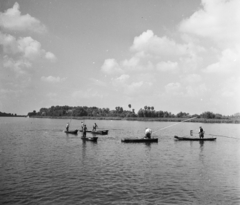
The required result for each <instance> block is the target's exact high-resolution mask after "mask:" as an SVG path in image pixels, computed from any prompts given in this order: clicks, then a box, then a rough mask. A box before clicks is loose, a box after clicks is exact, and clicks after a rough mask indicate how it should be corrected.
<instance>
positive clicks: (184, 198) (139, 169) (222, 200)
mask: <svg viewBox="0 0 240 205" xmlns="http://www.w3.org/2000/svg"><path fill="white" fill-rule="evenodd" d="M68 121H69V120H66V119H64V120H61V119H32V118H0V140H1V143H0V204H240V125H237V124H200V123H189V122H184V123H179V124H176V123H174V122H137V121H123V120H120V121H110V120H109V121H107V120H99V121H98V120H95V121H92V120H85V121H84V122H85V123H86V124H87V125H88V128H89V129H91V128H92V126H93V123H94V122H96V123H97V124H98V127H100V128H107V129H109V134H108V135H106V136H101V135H99V136H98V137H99V138H98V142H97V143H93V142H85V143H84V142H83V141H82V140H81V138H80V136H81V134H78V135H77V136H75V135H66V134H65V133H64V132H63V129H64V128H65V125H66V123H67V122H68ZM173 124H176V125H174V126H172V127H169V128H168V129H164V130H162V131H161V129H163V128H165V127H168V126H171V125H173ZM199 126H202V127H203V129H204V130H205V133H206V134H207V133H208V134H216V135H223V136H228V138H227V137H223V136H221V137H217V140H216V141H213V142H211V141H210V142H204V143H199V142H197V141H196V142H195V141H193V142H190V141H175V140H174V135H177V136H189V134H190V130H195V131H196V132H197V130H198V128H199ZM146 127H150V128H152V130H153V131H157V132H155V134H154V136H156V137H158V138H159V142H158V143H153V144H144V143H143V144H142V143H140V144H125V143H121V139H123V138H125V137H132V138H135V137H142V136H143V133H144V129H145V128H146ZM78 128H80V121H79V120H71V125H70V129H71V130H75V129H78ZM158 130H159V131H158ZM88 135H89V136H91V134H88ZM205 137H207V135H206V136H205ZM230 137H234V138H230ZM235 138H237V139H235Z"/></svg>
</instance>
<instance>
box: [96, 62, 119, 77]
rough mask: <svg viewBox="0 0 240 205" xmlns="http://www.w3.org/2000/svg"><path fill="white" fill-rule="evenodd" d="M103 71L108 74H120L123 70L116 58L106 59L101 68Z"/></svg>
mask: <svg viewBox="0 0 240 205" xmlns="http://www.w3.org/2000/svg"><path fill="white" fill-rule="evenodd" d="M101 70H102V72H104V73H106V74H109V75H110V74H118V73H122V72H123V70H122V69H121V68H120V66H119V64H118V63H117V61H116V60H115V59H106V60H105V61H104V64H103V66H102V68H101Z"/></svg>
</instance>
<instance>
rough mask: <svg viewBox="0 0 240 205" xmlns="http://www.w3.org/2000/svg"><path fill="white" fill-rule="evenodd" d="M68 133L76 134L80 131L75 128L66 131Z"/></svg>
mask: <svg viewBox="0 0 240 205" xmlns="http://www.w3.org/2000/svg"><path fill="white" fill-rule="evenodd" d="M64 132H65V133H66V134H73V135H76V134H77V133H78V130H73V131H66V130H65V131H64Z"/></svg>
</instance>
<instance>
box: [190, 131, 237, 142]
mask: <svg viewBox="0 0 240 205" xmlns="http://www.w3.org/2000/svg"><path fill="white" fill-rule="evenodd" d="M191 131H192V130H191ZM192 133H193V134H198V133H197V132H192ZM204 134H205V133H204ZM205 135H210V136H217V137H226V138H233V139H238V140H240V139H239V138H236V137H229V136H225V135H213V134H205Z"/></svg>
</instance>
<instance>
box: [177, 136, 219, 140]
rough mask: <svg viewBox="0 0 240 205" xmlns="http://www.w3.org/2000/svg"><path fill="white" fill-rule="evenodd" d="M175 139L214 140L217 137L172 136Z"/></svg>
mask: <svg viewBox="0 0 240 205" xmlns="http://www.w3.org/2000/svg"><path fill="white" fill-rule="evenodd" d="M174 138H175V139H177V140H185V141H187V140H188V141H214V140H216V139H217V138H216V137H211V138H205V137H204V138H197V137H178V136H174Z"/></svg>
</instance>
